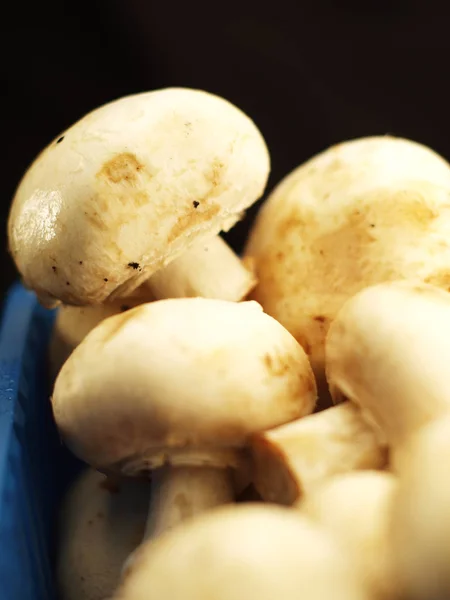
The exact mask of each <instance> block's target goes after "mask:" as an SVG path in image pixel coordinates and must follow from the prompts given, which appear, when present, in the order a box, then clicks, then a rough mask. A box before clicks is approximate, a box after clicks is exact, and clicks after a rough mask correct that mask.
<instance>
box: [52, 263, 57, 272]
mask: <svg viewBox="0 0 450 600" xmlns="http://www.w3.org/2000/svg"><path fill="white" fill-rule="evenodd" d="M52 270H53V273H56V271H57V270H58V269H57V268H56V267H55V265H53V266H52Z"/></svg>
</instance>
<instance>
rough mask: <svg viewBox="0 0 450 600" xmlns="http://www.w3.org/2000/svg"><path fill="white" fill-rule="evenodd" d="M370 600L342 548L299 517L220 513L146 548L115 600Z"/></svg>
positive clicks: (284, 512) (235, 510) (257, 508)
mask: <svg viewBox="0 0 450 600" xmlns="http://www.w3.org/2000/svg"><path fill="white" fill-rule="evenodd" d="M163 598H167V599H168V598H170V600H210V599H211V598H214V600H237V599H241V598H242V599H244V598H245V600H274V599H275V598H280V599H283V600H298V599H299V598H303V599H305V600H324V599H325V598H333V600H368V598H369V596H367V594H366V592H365V591H364V589H363V586H362V584H361V582H360V581H359V579H358V578H357V575H355V572H354V569H353V567H352V565H351V563H350V561H349V560H348V558H347V556H346V555H345V553H344V552H342V549H341V548H340V547H339V546H338V545H336V544H335V543H334V540H333V539H332V538H331V536H329V535H327V534H326V532H323V531H322V530H321V529H320V528H319V527H317V526H316V525H315V524H313V523H311V522H309V521H308V520H307V519H305V518H303V517H302V516H301V515H299V514H298V513H296V511H293V510H288V509H286V508H281V507H276V506H263V505H261V504H254V505H253V504H248V505H241V506H233V507H226V508H220V509H214V510H213V511H211V512H210V513H209V514H207V515H203V516H201V517H197V518H195V519H192V520H191V521H190V522H189V523H186V524H183V525H182V526H180V527H179V528H178V529H177V530H174V531H172V532H170V533H168V534H166V535H164V536H162V537H161V538H159V539H158V540H156V541H152V542H148V543H146V544H144V545H143V546H141V548H140V549H139V550H138V551H137V553H136V558H135V560H134V562H133V563H132V564H131V565H130V567H129V569H127V570H126V572H125V574H124V577H123V580H122V584H121V586H120V588H119V589H118V590H117V592H116V594H115V595H114V597H113V600H154V599H155V600H156V599H158V600H161V599H163Z"/></svg>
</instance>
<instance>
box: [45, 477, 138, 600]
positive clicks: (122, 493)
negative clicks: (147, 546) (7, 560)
mask: <svg viewBox="0 0 450 600" xmlns="http://www.w3.org/2000/svg"><path fill="white" fill-rule="evenodd" d="M149 494H150V486H149V483H148V481H145V480H144V481H139V480H125V481H120V482H119V483H117V484H115V483H112V482H110V481H108V480H107V478H106V477H105V475H102V474H101V473H98V472H97V471H94V470H93V469H86V470H84V471H83V472H82V473H81V475H80V476H79V477H78V478H77V479H76V480H75V482H74V483H73V484H72V486H71V488H70V489H69V491H68V492H67V494H66V497H65V499H64V502H63V506H62V509H61V513H60V518H59V544H58V550H57V564H56V581H57V587H58V598H60V600H104V599H105V598H108V597H110V596H111V595H112V593H113V592H114V590H115V588H116V586H117V584H118V582H119V579H120V573H121V569H122V564H123V561H124V560H125V559H126V558H127V556H128V555H129V553H130V552H132V551H133V550H134V548H135V547H136V545H137V544H139V542H140V540H141V539H142V536H143V534H144V529H145V522H146V516H147V509H148V498H149Z"/></svg>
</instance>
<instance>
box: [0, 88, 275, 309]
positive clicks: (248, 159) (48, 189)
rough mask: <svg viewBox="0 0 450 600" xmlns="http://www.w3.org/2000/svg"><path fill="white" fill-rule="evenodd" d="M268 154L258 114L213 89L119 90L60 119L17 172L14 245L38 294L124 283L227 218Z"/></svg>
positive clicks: (100, 295) (249, 196) (261, 172)
mask: <svg viewBox="0 0 450 600" xmlns="http://www.w3.org/2000/svg"><path fill="white" fill-rule="evenodd" d="M269 163H270V161H269V154H268V151H267V147H266V145H265V142H264V140H263V138H262V136H261V134H260V132H259V130H258V129H257V127H256V126H255V124H254V123H253V122H252V121H251V119H250V118H248V117H247V116H246V115H245V114H244V113H243V112H241V111H240V110H239V109H238V108H236V107H235V106H234V105H232V104H231V103H229V102H228V101H226V100H224V99H222V98H220V97H218V96H214V95H212V94H208V93H206V92H203V91H199V90H191V89H183V88H168V89H163V90H158V91H154V92H146V93H141V94H136V95H132V96H127V97H125V98H121V99H119V100H116V101H114V102H110V103H109V104H105V105H104V106H101V107H100V108H98V109H96V110H94V111H92V112H91V113H89V114H88V115H86V116H85V117H83V118H82V119H81V120H79V121H78V122H77V123H75V124H74V125H73V126H72V127H70V128H69V129H68V130H66V131H65V132H64V134H63V135H62V136H60V137H59V138H58V139H57V140H54V141H53V142H52V143H51V144H50V145H49V146H48V147H47V148H46V149H45V150H44V151H43V152H42V153H41V154H40V155H39V156H38V157H37V159H36V160H35V161H34V163H33V164H32V165H31V167H30V168H29V169H28V171H27V172H26V173H25V176H24V177H23V179H22V181H21V182H20V184H19V186H18V189H17V191H16V195H15V197H14V201H13V204H12V207H11V212H10V216H9V224H8V235H9V246H10V251H11V253H12V256H13V258H14V261H15V263H16V266H17V268H18V269H19V271H20V273H21V275H22V278H23V281H24V283H25V285H27V286H28V287H30V288H32V289H33V290H35V291H36V293H37V294H38V297H39V298H40V300H41V301H42V302H43V303H44V304H47V305H53V304H55V303H57V301H58V300H60V301H62V302H64V303H66V304H74V305H85V304H97V303H101V302H104V301H105V300H106V299H107V298H109V297H110V296H112V297H115V296H121V295H125V294H127V293H128V292H129V291H131V290H133V289H134V288H136V287H137V286H138V285H139V284H140V283H141V282H142V281H144V280H145V279H147V278H148V277H149V276H150V275H151V274H152V273H154V272H155V271H157V270H158V269H160V268H161V267H164V266H165V265H166V264H168V263H169V262H170V261H171V260H173V259H174V258H176V257H177V256H179V255H180V254H181V253H182V252H183V251H184V250H186V249H187V248H189V247H190V246H191V245H192V243H193V242H194V241H196V240H200V239H202V238H207V237H212V236H213V235H216V234H217V233H219V232H220V231H222V230H225V231H226V230H228V229H229V228H230V227H232V226H233V225H234V224H235V223H236V221H238V220H239V219H240V217H241V216H242V212H243V211H244V210H245V209H246V208H247V207H248V206H250V205H251V204H253V203H254V202H255V201H256V200H257V199H258V198H259V197H260V196H261V195H262V193H263V191H264V188H265V185H266V181H267V177H268V173H269V169H270V164H269Z"/></svg>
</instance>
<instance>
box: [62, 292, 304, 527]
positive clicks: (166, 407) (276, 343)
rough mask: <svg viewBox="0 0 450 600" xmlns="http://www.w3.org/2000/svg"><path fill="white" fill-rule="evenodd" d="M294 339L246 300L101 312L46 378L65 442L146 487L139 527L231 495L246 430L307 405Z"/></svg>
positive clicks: (173, 302)
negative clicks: (148, 481)
mask: <svg viewBox="0 0 450 600" xmlns="http://www.w3.org/2000/svg"><path fill="white" fill-rule="evenodd" d="M315 399H316V386H315V381H314V376H313V373H312V370H311V367H310V365H309V362H308V359H307V357H306V354H305V353H304V351H303V349H302V348H301V346H300V345H299V344H298V343H297V342H296V340H295V339H294V338H293V337H292V336H291V334H290V333H289V332H288V331H286V330H285V329H284V328H283V327H282V326H281V325H280V324H279V323H278V322H277V321H275V319H273V318H272V317H270V316H268V315H266V314H265V313H264V312H263V311H262V309H261V307H260V306H259V305H258V304H257V303H256V302H242V303H235V302H228V301H225V300H213V299H205V298H183V299H170V300H160V301H156V302H152V303H150V304H143V305H141V306H138V307H136V308H133V309H131V310H129V311H127V312H126V313H123V314H120V315H115V316H112V317H109V318H108V319H106V320H104V321H102V322H101V323H100V324H99V325H97V327H96V328H95V329H93V330H92V331H91V332H90V333H89V334H88V336H87V337H86V338H85V339H84V340H83V341H82V342H81V344H80V345H79V346H78V347H77V348H76V349H75V350H74V352H73V353H72V354H71V356H70V357H69V358H68V360H67V361H66V363H65V364H64V366H63V367H62V369H61V371H60V373H59V375H58V377H57V379H56V382H55V387H54V393H53V398H52V404H53V412H54V416H55V420H56V423H57V425H58V427H59V430H60V433H61V435H62V437H63V439H64V440H65V442H66V443H67V445H68V447H69V448H70V449H71V450H72V451H73V452H74V453H75V454H76V455H77V456H78V457H79V458H81V459H82V460H84V461H86V462H87V463H88V464H90V465H92V466H93V467H95V468H97V469H99V470H101V471H103V472H107V473H111V472H115V473H120V474H123V475H129V476H134V475H142V474H145V473H148V472H149V471H150V470H152V469H156V472H155V473H154V484H155V489H154V492H153V497H152V507H151V510H150V512H149V523H148V527H147V536H156V535H159V533H160V532H162V531H164V530H165V529H168V528H170V527H172V526H173V525H175V524H177V523H178V522H179V521H180V520H182V519H185V518H187V517H189V516H191V515H194V514H196V513H198V512H201V511H203V510H205V509H207V508H210V507H211V506H213V505H215V504H221V503H224V502H228V501H230V499H231V498H232V497H233V496H234V492H233V489H232V485H231V481H230V476H229V469H233V468H239V466H240V463H241V462H242V461H243V460H244V456H243V449H244V447H245V445H246V444H247V441H248V439H249V437H250V436H251V434H253V433H255V432H257V431H261V430H264V429H268V428H270V427H274V426H275V425H279V424H281V423H285V422H287V421H290V420H292V419H296V418H298V417H301V416H302V415H305V414H308V413H310V412H312V410H313V409H314V404H315Z"/></svg>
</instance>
